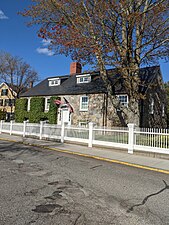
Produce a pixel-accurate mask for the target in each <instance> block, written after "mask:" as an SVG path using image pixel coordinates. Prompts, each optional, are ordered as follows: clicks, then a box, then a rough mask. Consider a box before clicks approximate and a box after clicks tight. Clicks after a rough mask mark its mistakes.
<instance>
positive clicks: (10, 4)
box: [0, 0, 169, 81]
mask: <svg viewBox="0 0 169 225" xmlns="http://www.w3.org/2000/svg"><path fill="white" fill-rule="evenodd" d="M30 4H31V1H30V0H1V2H0V30H1V35H0V50H2V51H5V52H9V53H11V54H12V55H14V56H19V57H21V58H23V59H24V60H25V61H26V62H27V63H29V64H30V65H31V66H32V67H33V68H34V69H35V70H36V71H37V72H38V74H39V78H40V80H43V79H44V78H46V77H49V76H55V75H65V74H69V68H70V63H71V62H72V60H71V59H70V58H68V57H65V56H63V55H58V56H53V55H52V53H51V52H49V51H48V50H47V43H46V42H42V40H41V39H40V38H38V36H37V28H36V27H35V26H34V27H27V26H26V21H27V19H26V18H24V17H22V16H21V15H17V12H18V11H23V9H24V8H26V7H27V6H28V5H30ZM160 66H161V71H162V74H163V79H164V81H169V63H164V62H160ZM87 69H88V67H87V66H85V67H84V68H83V70H87Z"/></svg>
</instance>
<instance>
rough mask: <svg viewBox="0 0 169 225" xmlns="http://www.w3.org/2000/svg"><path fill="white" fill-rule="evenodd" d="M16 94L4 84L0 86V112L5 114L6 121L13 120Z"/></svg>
mask: <svg viewBox="0 0 169 225" xmlns="http://www.w3.org/2000/svg"><path fill="white" fill-rule="evenodd" d="M16 96H17V93H16V92H15V91H14V90H13V89H12V88H11V87H10V86H9V85H8V84H7V83H5V82H3V83H1V85H0V110H1V111H3V112H4V113H5V114H6V120H7V121H9V120H11V119H13V117H14V112H15V98H16Z"/></svg>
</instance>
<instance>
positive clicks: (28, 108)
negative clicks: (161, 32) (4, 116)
mask: <svg viewBox="0 0 169 225" xmlns="http://www.w3.org/2000/svg"><path fill="white" fill-rule="evenodd" d="M30 103H31V99H30V98H28V105H27V111H28V112H29V111H30Z"/></svg>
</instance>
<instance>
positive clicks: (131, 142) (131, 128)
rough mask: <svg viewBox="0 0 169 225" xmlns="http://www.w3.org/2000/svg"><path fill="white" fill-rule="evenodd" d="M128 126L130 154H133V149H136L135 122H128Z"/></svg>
mask: <svg viewBox="0 0 169 225" xmlns="http://www.w3.org/2000/svg"><path fill="white" fill-rule="evenodd" d="M127 126H128V128H129V136H128V153H129V154H133V150H134V127H135V124H133V123H129V124H127Z"/></svg>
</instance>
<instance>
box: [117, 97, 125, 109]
mask: <svg viewBox="0 0 169 225" xmlns="http://www.w3.org/2000/svg"><path fill="white" fill-rule="evenodd" d="M117 97H118V99H119V101H120V103H121V105H123V106H126V107H128V95H118V96H117Z"/></svg>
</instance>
